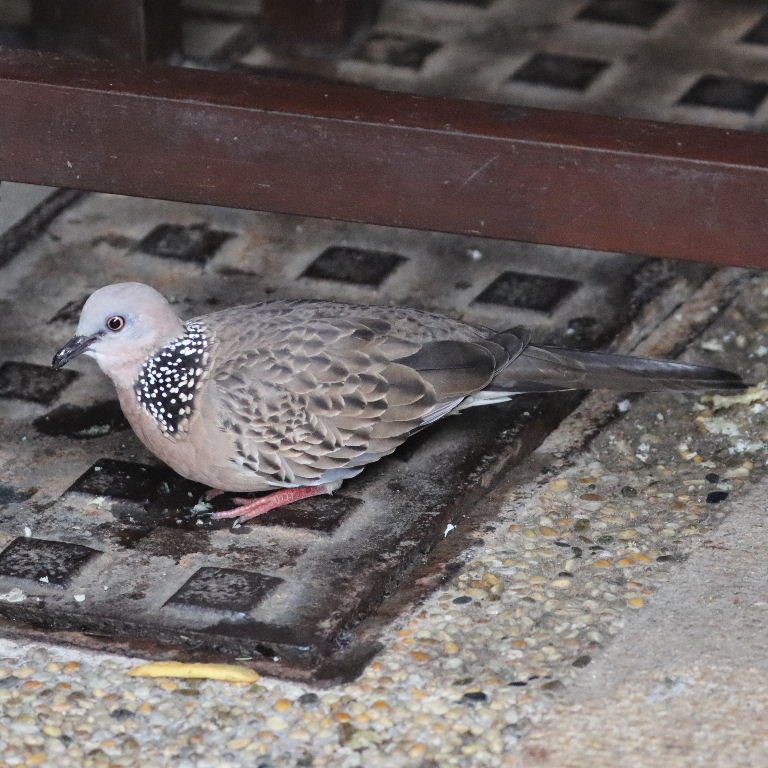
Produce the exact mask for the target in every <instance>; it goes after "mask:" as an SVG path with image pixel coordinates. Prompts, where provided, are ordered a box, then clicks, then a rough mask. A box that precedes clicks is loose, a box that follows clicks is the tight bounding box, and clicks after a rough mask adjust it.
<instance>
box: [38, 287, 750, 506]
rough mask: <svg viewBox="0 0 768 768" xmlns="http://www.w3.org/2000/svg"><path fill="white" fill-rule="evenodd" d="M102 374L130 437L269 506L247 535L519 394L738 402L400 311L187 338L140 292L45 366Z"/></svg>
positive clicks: (676, 373) (698, 379) (99, 314)
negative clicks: (268, 517) (425, 436)
mask: <svg viewBox="0 0 768 768" xmlns="http://www.w3.org/2000/svg"><path fill="white" fill-rule="evenodd" d="M79 354H86V355H89V356H91V357H93V358H95V359H96V361H97V363H98V364H99V366H100V367H101V369H102V370H103V371H104V373H106V374H107V376H109V377H110V378H111V379H112V381H113V383H114V385H115V388H116V390H117V395H118V398H119V400H120V404H121V406H122V409H123V411H124V413H125V415H126V417H127V419H128V421H129V422H130V424H131V426H132V427H133V429H134V431H135V432H136V434H137V435H138V437H139V438H140V439H141V440H142V441H143V442H144V443H145V445H146V446H147V447H148V448H149V449H150V450H151V451H153V452H154V453H155V454H156V455H157V456H158V457H159V458H160V459H162V460H163V461H165V462H166V463H167V464H169V465H170V466H171V467H172V468H173V469H174V470H175V471H176V472H178V473H179V474H180V475H183V476H184V477H187V478H189V479H191V480H196V481H198V482H202V483H206V484H208V485H210V486H212V487H214V488H217V489H222V490H225V491H237V492H244V491H266V490H275V489H282V490H279V491H278V492H277V493H273V494H271V495H270V496H267V497H264V498H262V499H257V500H247V501H243V506H242V507H241V508H239V509H237V510H232V511H231V512H224V513H218V515H217V516H218V517H235V516H237V517H240V518H241V519H248V518H249V517H253V516H255V515H257V514H262V513H263V512H265V511H268V509H272V508H274V507H275V506H279V505H281V504H285V503H290V502H291V501H295V500H296V499H298V498H303V497H306V496H310V495H316V494H319V493H328V492H331V491H332V490H334V489H335V488H337V487H338V486H339V485H340V484H341V483H342V482H343V481H344V480H346V479H348V478H350V477H354V476H355V475H357V474H358V473H359V472H361V471H362V469H363V468H364V467H365V466H366V465H367V464H370V463H371V462H374V461H377V460H378V459H380V458H381V457H383V456H386V455H387V454H389V453H392V451H394V450H395V449H396V448H397V447H398V446H399V445H400V444H401V443H402V442H403V441H405V440H406V439H407V438H408V437H409V436H410V435H412V434H413V433H415V432H417V431H419V430H420V429H422V428H424V427H425V426H427V425H428V424H431V423H432V422H435V421H437V420H438V419H440V418H443V417H444V416H446V415H448V414H449V413H453V412H456V411H458V410H463V409H465V408H468V407H472V406H475V405H483V404H487V403H490V402H500V401H503V400H507V399H509V398H510V397H512V396H514V395H515V394H518V393H522V392H551V391H557V390H565V389H591V388H596V387H601V388H608V389H613V390H620V391H635V392H641V391H642V392H644V391H651V390H659V389H671V390H694V389H740V388H743V386H744V384H743V383H742V381H741V379H740V378H739V377H738V376H737V375H735V374H733V373H730V372H728V371H723V370H720V369H717V368H710V367H705V366H698V365H690V364H686V363H678V362H672V361H659V360H651V359H648V358H639V357H628V356H624V355H614V354H609V353H602V352H575V351H570V350H564V349H558V348H555V347H543V346H536V345H533V344H531V343H530V338H529V334H528V332H527V331H525V329H522V328H512V329H510V330H506V331H501V332H497V331H491V330H489V329H487V328H479V327H475V326H472V325H469V324H466V323H462V322H459V321H457V320H452V319H450V318H447V317H443V316H441V315H436V314H432V313H428V312H421V311H418V310H414V309H405V308H399V307H364V306H354V305H349V304H340V303H333V302H325V301H271V302H262V303H259V304H253V305H250V306H242V307H234V308H231V309H225V310H222V311H220V312H214V313H212V314H209V315H204V316H202V317H197V318H193V319H191V320H188V321H186V322H183V321H182V320H181V319H179V317H178V316H177V315H176V313H175V312H174V310H173V308H172V307H171V306H170V304H169V303H168V302H167V301H166V300H165V298H164V297H163V296H162V295H161V294H160V293H158V292H157V291H155V290H154V289H153V288H150V287H149V286H146V285H143V284H141V283H118V284H115V285H110V286H106V287H104V288H101V289H99V290H98V291H96V292H95V293H93V294H92V295H91V297H90V298H89V299H88V301H87V302H86V304H85V306H84V307H83V310H82V314H81V317H80V322H79V324H78V329H77V336H76V337H75V338H73V339H72V340H71V341H70V342H69V343H68V344H66V345H65V346H64V347H63V348H62V349H61V350H60V351H59V352H58V353H57V354H56V356H55V357H54V360H53V367H54V368H60V367H61V366H63V365H65V364H66V363H67V362H68V361H69V360H71V359H72V358H73V357H75V356H77V355H79Z"/></svg>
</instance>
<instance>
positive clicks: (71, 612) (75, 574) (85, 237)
mask: <svg viewBox="0 0 768 768" xmlns="http://www.w3.org/2000/svg"><path fill="white" fill-rule="evenodd" d="M246 5H247V4H243V3H233V4H231V5H228V4H218V3H216V4H215V6H216V8H217V10H216V11H215V12H214V10H212V9H213V8H214V4H213V3H205V2H195V3H189V4H188V19H187V25H186V44H187V55H188V57H189V60H190V62H191V63H197V64H199V65H201V66H235V65H236V66H239V67H250V68H255V69H269V70H270V71H271V72H273V73H274V72H283V73H285V74H290V76H304V75H306V76H311V77H313V78H318V77H319V78H330V79H338V80H346V81H352V82H360V83H366V84H372V85H378V86H381V87H385V88H398V89H402V90H409V91H421V92H429V93H446V94H448V93H449V94H451V95H454V96H459V97H461V96H467V97H469V96H471V97H473V98H478V97H480V98H487V99H495V100H502V101H509V102H514V103H521V104H531V105H536V106H548V107H563V108H573V109H578V110H582V111H602V112H610V113H623V114H632V115H635V116H646V117H654V118H657V119H666V120H685V121H689V122H690V121H695V122H704V123H709V124H718V125H725V126H731V127H740V128H750V127H760V125H761V124H762V122H761V121H763V120H764V117H765V115H766V109H768V107H766V104H765V96H766V88H768V85H766V83H768V32H767V31H766V30H768V15H766V14H765V13H764V12H762V11H761V10H760V9H759V8H758V7H757V5H756V4H753V3H728V2H721V3H717V2H708V3H706V4H702V3H699V2H687V1H686V0H679V1H678V2H671V1H670V2H661V1H660V0H659V1H656V0H635V1H634V2H633V1H632V0H626V1H625V2H607V1H605V0H604V1H602V2H600V1H598V0H595V1H593V2H584V1H583V0H581V1H580V2H570V1H563V2H540V1H539V0H528V1H526V2H517V3H508V2H502V1H501V0H497V2H447V1H443V0H418V1H417V0H412V1H411V2H407V1H406V0H398V1H392V2H388V3H386V4H385V7H384V11H383V14H382V17H381V19H380V21H379V23H378V24H377V26H376V28H375V29H374V30H372V31H371V33H370V35H369V36H367V37H366V38H365V39H364V40H357V41H354V42H353V44H352V45H351V46H350V48H349V50H348V51H345V52H343V53H342V54H341V55H339V56H337V57H335V58H328V57H327V58H324V59H321V60H314V61H309V60H307V59H288V58H287V57H286V56H285V54H281V53H277V52H274V51H271V50H270V49H268V48H267V47H266V46H265V45H264V44H262V43H261V41H260V38H259V27H258V23H257V20H255V19H254V18H253V16H252V15H250V14H249V13H248V12H247V11H246V10H244V9H245V6H246ZM222 8H224V9H227V8H228V9H229V10H222ZM681 30H685V35H681ZM314 181H315V183H317V184H318V193H319V194H322V185H323V184H332V180H330V179H328V180H314ZM44 205H45V204H44ZM67 206H68V207H66V206H63V205H62V206H60V207H59V208H57V209H56V211H55V213H54V215H52V216H48V217H47V218H45V219H39V220H37V219H34V217H32V219H27V220H26V221H27V223H26V225H25V227H26V228H22V229H23V235H24V237H23V238H22V239H21V240H19V239H18V238H17V239H16V240H14V241H13V243H10V241H9V240H8V239H7V238H6V239H5V240H2V239H0V264H4V266H3V267H2V276H3V279H2V281H0V301H2V302H3V306H4V333H3V334H2V337H1V338H0V436H1V437H2V440H1V441H0V446H2V447H0V471H1V474H2V478H3V479H2V481H0V593H2V595H3V600H1V601H0V612H2V614H3V615H4V616H5V617H6V620H7V621H9V622H11V623H16V622H22V623H23V624H25V625H26V624H30V625H36V626H44V627H46V628H48V629H49V630H61V631H67V632H70V633H71V632H72V631H76V632H80V633H84V634H80V635H72V634H69V635H67V637H68V638H69V639H73V638H74V639H75V640H76V641H78V642H91V640H88V636H89V635H90V636H93V635H96V636H103V637H107V638H111V639H112V640H119V641H120V642H129V641H130V642H134V643H136V644H137V645H138V644H143V645H141V647H142V648H143V649H144V651H145V652H147V653H153V654H164V653H165V654H167V653H177V652H185V653H189V654H200V655H206V656H210V655H211V654H213V655H223V656H228V657H236V658H247V659H252V660H254V663H256V664H257V665H258V666H261V667H266V668H267V669H269V670H271V671H273V672H275V673H279V674H286V675H293V676H305V677H306V676H314V677H315V678H317V679H322V678H326V679H327V678H334V679H336V678H349V677H351V676H354V675H355V674H356V672H357V671H358V670H359V669H360V666H361V665H362V664H364V663H365V662H366V660H367V659H368V658H370V656H371V654H372V653H374V652H375V650H376V644H375V643H371V642H368V641H365V642H361V641H359V639H358V637H357V635H356V634H355V629H356V628H357V627H358V626H359V625H360V622H361V621H362V620H364V619H365V618H366V617H368V616H370V615H371V614H372V613H373V612H375V611H376V610H377V607H378V606H379V605H380V604H381V602H382V601H383V600H385V599H386V598H387V597H388V596H390V595H392V594H393V593H394V592H395V591H396V590H397V588H398V586H399V585H400V584H402V583H403V581H404V580H405V579H407V577H408V574H409V573H410V571H411V570H412V569H413V567H414V566H415V565H417V564H419V563H421V562H423V560H424V558H425V557H426V556H427V554H428V552H429V551H430V549H431V548H432V547H433V546H434V545H435V544H436V543H437V542H438V541H440V540H441V539H442V538H443V536H444V535H445V533H446V530H447V527H448V526H449V525H461V523H462V520H463V519H464V518H465V517H466V516H467V515H469V514H471V511H472V508H473V506H475V505H476V503H477V502H478V500H479V499H480V498H481V497H482V495H483V494H484V493H485V492H486V490H487V489H488V488H489V487H490V485H491V484H492V482H493V480H494V479H495V478H496V477H497V476H498V475H499V473H500V472H501V470H502V469H503V468H504V467H505V466H508V465H509V464H511V463H513V462H515V461H519V460H520V459H521V458H523V457H524V456H525V455H526V454H527V453H528V452H530V450H532V449H533V448H534V447H535V445H536V444H537V442H538V441H539V440H541V439H542V438H543V437H544V436H545V435H546V433H547V432H548V431H549V430H551V429H552V428H553V427H554V426H555V425H556V424H557V422H558V421H559V419H560V418H561V417H562V416H563V415H565V413H566V412H567V411H568V410H569V409H570V408H571V407H572V406H573V405H574V404H575V402H576V397H575V396H573V397H572V396H559V397H557V398H547V399H543V398H520V399H518V400H516V401H515V402H513V403H510V404H507V405H496V406H489V407H487V408H485V409H476V410H474V411H470V412H469V413H467V414H464V415H462V416H459V417H457V418H452V419H448V420H446V421H445V422H443V423H441V424H438V425H436V426H435V427H434V428H432V429H430V430H428V431H426V432H424V433H422V434H421V435H420V436H419V437H418V438H416V439H415V440H412V441H411V442H409V443H407V444H406V445H405V446H403V447H402V449H401V450H399V451H398V452H397V453H396V454H395V455H393V456H392V457H390V458H388V459H386V460H384V461H382V462H379V464H377V465H375V466H373V467H370V468H369V469H368V470H367V471H366V472H364V473H363V474H362V475H361V476H360V477H359V478H356V479H355V480H353V481H349V482H348V483H346V484H345V485H344V486H343V487H342V489H341V490H340V491H339V492H338V493H337V494H335V495H334V496H333V497H321V498H316V499H310V500H307V501H305V502H300V503H297V504H294V505H291V506H289V507H286V508H285V509H282V510H275V511H273V512H271V513H269V514H267V515H265V516H264V517H262V518H259V519H257V520H256V521H254V522H253V523H251V524H248V525H246V526H244V527H242V528H239V529H232V528H231V527H230V525H229V524H228V523H226V522H220V523H215V524H214V523H212V522H211V521H210V520H209V519H208V518H207V517H205V516H204V515H200V514H197V513H196V512H195V511H194V508H195V507H196V506H197V505H198V504H199V503H200V501H201V498H202V494H203V492H204V490H205V489H204V488H202V487H200V486H198V485H195V484H192V483H189V482H187V481H184V480H182V479H181V478H179V477H177V476H176V475H174V474H173V473H172V472H171V471H170V470H167V469H166V468H164V467H162V466H160V465H158V463H157V462H156V461H155V460H154V459H153V458H152V457H151V456H149V455H148V454H147V453H146V452H145V451H144V450H143V448H142V447H141V446H140V445H139V444H138V442H137V441H136V440H135V438H134V437H133V435H132V434H131V432H130V431H129V430H128V429H127V425H126V424H125V422H124V420H123V418H122V415H121V414H120V411H119V408H118V407H117V404H116V402H115V400H114V393H113V392H112V390H111V388H110V385H109V384H108V382H107V381H106V380H105V379H104V378H103V377H102V376H101V374H100V373H99V372H98V371H97V370H96V368H95V366H91V365H88V364H87V363H83V364H81V365H79V366H77V370H76V371H65V372H62V373H59V374H55V373H53V372H52V371H51V370H50V368H49V367H48V365H49V360H50V357H51V354H52V352H53V351H54V349H56V348H57V346H58V345H60V344H61V343H63V342H64V341H65V340H66V339H67V338H68V337H69V336H70V335H71V334H72V331H73V326H74V323H75V322H76V319H77V316H78V313H79V310H80V307H81V306H82V303H83V301H84V300H85V297H86V296H87V295H88V294H89V293H90V292H91V291H92V290H94V289H96V288H98V287H99V286H101V285H104V284H106V283H109V282H115V281H118V280H127V279H131V280H134V279H138V280H142V281H145V282H148V283H151V284H153V285H155V286H156V287H157V288H158V289H159V290H161V291H163V292H164V293H165V294H166V295H168V296H169V297H170V298H172V300H174V301H175V303H176V304H177V306H178V309H179V312H180V313H181V314H182V315H185V316H190V315H193V314H198V313H204V312H206V311H212V310H215V309H220V308H222V307H224V306H229V305H236V304H239V303H248V302H252V301H258V300H262V299H267V298H270V297H273V296H275V297H276V296H279V297H297V298H300V297H316V298H325V299H329V300H343V301H351V302H358V303H362V304H366V303H383V304H388V303H393V304H404V305H409V306H416V307H422V308H425V309H430V310H435V311H440V312H444V313H447V314H450V315H453V316H456V317H461V318H463V319H466V320H468V321H470V322H476V323H480V324H483V325H488V326H493V327H497V328H503V327H509V326H513V325H515V324H524V325H527V326H529V327H531V328H532V329H533V332H534V336H535V338H536V339H537V340H538V341H546V342H557V343H562V344H566V345H576V346H581V347H585V348H589V347H595V346H599V345H601V344H605V343H607V342H609V341H610V339H611V338H612V337H613V336H614V335H615V334H616V333H617V332H618V331H619V330H620V329H621V328H622V327H623V326H624V325H625V324H626V322H627V320H628V319H629V318H630V317H631V316H632V315H633V314H634V313H636V312H637V311H638V310H639V309H640V308H641V307H642V305H643V303H644V302H645V301H647V300H648V299H649V298H650V297H652V296H653V295H655V294H656V293H658V292H659V291H661V290H663V288H664V286H665V285H666V284H668V283H669V282H670V281H671V280H673V279H678V278H679V279H683V280H687V281H689V282H690V283H691V284H692V285H697V284H699V283H700V282H701V281H702V280H703V279H704V277H705V276H706V275H707V274H708V273H709V271H710V270H709V268H705V267H701V266H698V265H695V264H686V265H681V264H672V263H670V264H666V265H664V266H660V265H659V264H658V263H654V262H651V261H649V260H647V259H644V258H642V257H638V256H628V255H623V254H603V253H593V252H583V251H576V250H574V249H568V248H553V247H546V246H536V245H531V244H526V243H512V242H502V241H489V240H482V239H479V238H477V239H473V238H467V237H459V236H450V235H444V234H430V233H417V232H412V231H407V230H396V229H384V228H378V227H373V226H359V225H348V224H341V223H335V222H326V221H318V220H311V219H299V218H296V217H288V216H277V215H267V214H258V213H251V212H243V211H236V210H229V209H222V208H204V207H195V206H189V205H183V204H176V203H162V202H157V201H146V200H137V199H129V198H119V197H114V196H107V195H90V196H85V197H81V198H72V199H69V200H67ZM35 222H37V223H35ZM19 231H21V230H19ZM3 243H6V247H7V251H6V252H3V251H2V247H4V246H3ZM215 504H216V506H218V507H226V506H230V505H231V504H228V501H227V499H226V498H223V499H217V500H216V502H215ZM7 626H11V625H7ZM127 639H128V640H127ZM147 643H149V644H147Z"/></svg>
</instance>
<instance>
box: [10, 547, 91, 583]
mask: <svg viewBox="0 0 768 768" xmlns="http://www.w3.org/2000/svg"><path fill="white" fill-rule="evenodd" d="M97 554H99V552H98V550H96V549H91V548H90V547H84V546H83V545H82V544H68V543H67V542H64V541H48V540H46V539H31V538H27V537H19V538H17V539H14V540H13V541H12V542H11V543H10V544H9V545H8V546H7V547H6V548H5V549H4V550H3V551H2V552H0V576H13V577H14V578H17V579H30V580H32V581H40V579H45V580H46V582H45V583H47V584H53V585H55V586H58V587H65V586H67V584H69V582H70V581H71V580H72V579H73V578H74V576H76V575H77V573H78V572H79V571H80V570H81V569H82V567H83V566H84V565H85V564H86V563H87V562H88V561H89V560H90V559H91V558H92V557H93V556H94V555H97Z"/></svg>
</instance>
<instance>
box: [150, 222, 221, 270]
mask: <svg viewBox="0 0 768 768" xmlns="http://www.w3.org/2000/svg"><path fill="white" fill-rule="evenodd" d="M230 237H234V234H233V233H232V232H224V231H223V230H220V229H209V228H208V225H207V224H192V225H191V226H188V227H184V226H181V225H179V224H159V225H158V226H156V227H155V228H154V229H153V230H152V231H151V232H150V233H149V234H148V235H147V236H146V237H145V238H144V239H143V240H142V241H141V242H140V243H139V244H138V245H137V246H136V247H137V249H138V250H140V251H142V252H143V253H148V254H150V255H151V256H160V257H161V258H164V259H179V260H180V261H194V262H196V263H197V264H205V263H206V262H207V261H209V260H210V259H211V258H213V256H214V255H215V253H216V251H217V250H218V249H219V248H220V247H221V245H222V244H223V243H224V242H225V241H226V240H229V238H230Z"/></svg>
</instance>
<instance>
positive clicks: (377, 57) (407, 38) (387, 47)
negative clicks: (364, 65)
mask: <svg viewBox="0 0 768 768" xmlns="http://www.w3.org/2000/svg"><path fill="white" fill-rule="evenodd" d="M439 47H440V43H438V42H435V41H434V40H425V39H423V38H421V37H413V36H411V35H396V34H389V33H386V32H376V33H375V34H373V35H371V36H370V37H369V38H368V39H367V40H366V41H365V42H364V43H363V44H362V45H361V46H360V47H359V48H358V49H357V50H356V51H355V53H354V54H353V55H354V58H356V59H361V60H362V61H368V62H371V63H372V64H389V66H391V67H407V68H408V69H421V67H422V65H423V64H424V60H425V59H426V58H427V56H429V55H430V54H432V53H434V52H435V51H436V50H437V49H438V48H439Z"/></svg>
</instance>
